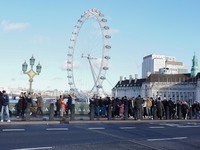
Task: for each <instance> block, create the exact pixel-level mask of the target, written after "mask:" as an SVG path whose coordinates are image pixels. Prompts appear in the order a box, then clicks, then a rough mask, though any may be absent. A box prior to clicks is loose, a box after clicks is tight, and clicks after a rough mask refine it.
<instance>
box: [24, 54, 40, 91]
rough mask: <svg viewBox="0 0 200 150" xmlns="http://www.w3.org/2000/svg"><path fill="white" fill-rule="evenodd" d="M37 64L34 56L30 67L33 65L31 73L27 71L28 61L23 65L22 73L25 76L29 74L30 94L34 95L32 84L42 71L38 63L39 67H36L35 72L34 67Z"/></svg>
mask: <svg viewBox="0 0 200 150" xmlns="http://www.w3.org/2000/svg"><path fill="white" fill-rule="evenodd" d="M34 64H35V58H34V57H33V56H32V57H31V58H30V65H31V69H30V70H29V71H27V68H28V64H27V63H26V61H25V62H24V63H23V64H22V71H23V73H24V74H27V75H28V76H29V83H30V85H29V92H30V93H32V82H33V77H34V76H35V75H39V74H40V72H41V69H42V66H41V65H40V63H38V65H37V66H36V72H35V71H34V70H33V66H34Z"/></svg>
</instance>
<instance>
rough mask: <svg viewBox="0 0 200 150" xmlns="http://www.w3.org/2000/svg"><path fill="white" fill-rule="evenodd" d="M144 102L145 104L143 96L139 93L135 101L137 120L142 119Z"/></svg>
mask: <svg viewBox="0 0 200 150" xmlns="http://www.w3.org/2000/svg"><path fill="white" fill-rule="evenodd" d="M142 104H143V98H141V96H140V95H138V97H136V99H135V101H134V107H135V110H136V118H135V119H136V120H141V119H142V113H143V111H142V108H143V107H142Z"/></svg>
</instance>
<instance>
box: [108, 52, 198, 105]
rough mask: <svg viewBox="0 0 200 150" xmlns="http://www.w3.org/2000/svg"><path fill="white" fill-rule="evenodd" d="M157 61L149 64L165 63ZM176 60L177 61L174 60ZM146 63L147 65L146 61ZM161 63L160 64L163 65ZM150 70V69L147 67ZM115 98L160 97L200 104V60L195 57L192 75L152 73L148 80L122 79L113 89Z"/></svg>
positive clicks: (159, 58)
mask: <svg viewBox="0 0 200 150" xmlns="http://www.w3.org/2000/svg"><path fill="white" fill-rule="evenodd" d="M153 57H154V58H156V59H155V60H152V61H151V60H150V58H147V60H148V61H149V62H156V61H157V62H158V61H159V60H160V62H161V63H162V62H163V59H164V57H163V56H161V57H157V56H153ZM174 60H175V59H174ZM144 63H147V61H145V62H144ZM161 63H160V64H161ZM147 68H148V67H147ZM112 94H113V96H114V97H119V98H121V97H124V96H127V97H137V96H138V95H141V96H142V97H153V98H154V99H155V98H157V97H158V96H159V97H161V98H162V99H164V98H167V99H170V98H171V99H172V100H173V101H177V100H187V101H188V100H190V102H191V103H193V102H195V101H198V102H200V72H198V60H197V58H196V56H194V57H193V60H192V67H191V73H182V74H174V73H157V72H156V73H151V74H150V75H149V76H148V77H147V78H142V79H138V78H135V79H133V78H132V77H131V76H130V77H129V79H126V78H124V80H122V78H120V81H118V83H117V84H116V85H115V87H114V88H113V89H112Z"/></svg>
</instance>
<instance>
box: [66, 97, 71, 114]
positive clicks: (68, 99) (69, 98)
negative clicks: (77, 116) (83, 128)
mask: <svg viewBox="0 0 200 150" xmlns="http://www.w3.org/2000/svg"><path fill="white" fill-rule="evenodd" d="M69 111H70V113H72V96H71V95H68V97H67V103H66V116H67V117H68V115H69Z"/></svg>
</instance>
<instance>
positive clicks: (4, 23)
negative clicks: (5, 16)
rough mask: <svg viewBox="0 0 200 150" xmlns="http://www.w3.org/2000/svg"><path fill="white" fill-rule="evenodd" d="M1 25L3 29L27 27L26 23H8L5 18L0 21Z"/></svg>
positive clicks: (22, 28) (11, 29)
mask: <svg viewBox="0 0 200 150" xmlns="http://www.w3.org/2000/svg"><path fill="white" fill-rule="evenodd" d="M1 26H2V27H3V30H4V31H13V30H24V29H26V28H27V26H28V23H10V22H8V21H6V20H3V21H1Z"/></svg>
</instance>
